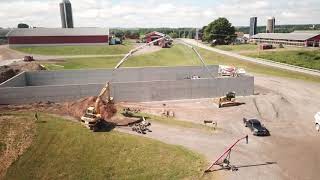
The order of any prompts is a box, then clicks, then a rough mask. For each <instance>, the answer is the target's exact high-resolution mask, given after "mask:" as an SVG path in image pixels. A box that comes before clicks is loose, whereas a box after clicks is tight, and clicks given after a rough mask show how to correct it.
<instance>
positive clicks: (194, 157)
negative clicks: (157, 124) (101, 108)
mask: <svg viewBox="0 0 320 180" xmlns="http://www.w3.org/2000/svg"><path fill="white" fill-rule="evenodd" d="M0 114H1V113H0ZM7 114H8V113H7ZM11 114H12V115H15V116H19V113H16V112H11ZM23 115H24V116H26V117H31V119H32V117H33V114H32V113H24V114H23ZM39 117H40V119H39V120H40V121H39V122H37V123H36V136H35V139H34V140H33V142H32V144H31V146H30V147H29V148H28V150H27V151H26V152H25V153H24V154H23V155H22V156H20V158H19V159H18V160H17V161H16V162H14V163H13V164H12V165H11V167H10V168H9V169H8V171H7V174H6V176H5V179H184V178H188V179H199V178H200V176H201V174H202V171H203V168H204V165H205V164H206V162H205V160H204V159H203V157H202V156H200V155H198V154H196V153H193V152H191V151H189V150H186V149H185V148H183V147H180V146H173V145H168V144H164V143H161V142H158V141H154V140H151V139H148V138H144V137H138V136H132V135H126V134H123V133H119V132H116V131H111V132H97V133H92V132H90V131H89V130H87V129H86V128H84V127H83V126H81V125H80V123H75V122H71V121H67V120H64V119H62V118H59V117H56V116H52V115H47V114H43V113H41V114H39ZM0 128H2V127H0ZM0 130H1V129H0Z"/></svg>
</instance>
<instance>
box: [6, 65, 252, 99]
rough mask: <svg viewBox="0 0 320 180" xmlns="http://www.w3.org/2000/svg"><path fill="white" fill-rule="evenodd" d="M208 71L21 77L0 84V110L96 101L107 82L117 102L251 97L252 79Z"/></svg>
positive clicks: (187, 68) (215, 68) (153, 69)
mask: <svg viewBox="0 0 320 180" xmlns="http://www.w3.org/2000/svg"><path fill="white" fill-rule="evenodd" d="M208 69H209V71H210V74H209V73H208V72H207V71H206V70H204V68H203V67H200V66H184V67H144V68H120V69H117V70H115V71H114V70H112V69H94V70H64V71H37V72H22V73H20V74H18V75H16V76H14V77H13V78H11V79H9V80H7V81H5V82H4V83H2V84H0V104H2V105H6V104H28V103H36V102H48V101H50V102H66V101H74V100H78V99H81V98H84V97H90V96H96V95H97V94H98V93H99V91H100V90H101V89H102V87H103V86H104V85H105V83H106V82H110V83H111V87H110V89H111V96H112V97H113V98H114V101H115V102H150V101H164V100H181V99H200V98H215V97H220V96H224V95H225V94H226V93H227V92H230V91H234V92H236V93H237V96H248V95H253V93H254V77H253V76H248V75H244V76H241V77H219V76H218V69H219V66H215V65H212V66H208ZM193 76H197V77H200V78H199V79H192V77H193ZM211 76H213V77H214V78H212V77H211Z"/></svg>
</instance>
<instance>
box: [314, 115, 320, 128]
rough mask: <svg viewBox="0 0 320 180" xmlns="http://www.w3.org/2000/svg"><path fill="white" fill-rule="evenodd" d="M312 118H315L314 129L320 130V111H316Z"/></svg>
mask: <svg viewBox="0 0 320 180" xmlns="http://www.w3.org/2000/svg"><path fill="white" fill-rule="evenodd" d="M314 119H315V121H314V122H315V126H316V130H317V131H318V132H320V112H318V113H317V114H316V115H315V116H314Z"/></svg>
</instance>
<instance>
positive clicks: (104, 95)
mask: <svg viewBox="0 0 320 180" xmlns="http://www.w3.org/2000/svg"><path fill="white" fill-rule="evenodd" d="M104 99H106V100H107V103H109V102H111V97H110V83H109V82H107V84H106V85H105V86H104V87H103V88H102V89H101V92H100V94H99V95H98V97H97V99H96V101H95V103H94V109H95V110H96V113H97V114H100V108H99V105H100V102H101V101H103V100H104Z"/></svg>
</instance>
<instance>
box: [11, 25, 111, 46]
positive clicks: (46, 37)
mask: <svg viewBox="0 0 320 180" xmlns="http://www.w3.org/2000/svg"><path fill="white" fill-rule="evenodd" d="M7 37H8V42H9V45H10V46H40V45H88V44H108V43H109V29H108V28H33V29H13V30H11V31H10V32H9V33H8V34H7Z"/></svg>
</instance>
